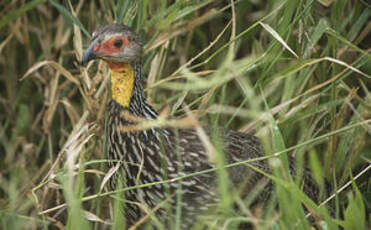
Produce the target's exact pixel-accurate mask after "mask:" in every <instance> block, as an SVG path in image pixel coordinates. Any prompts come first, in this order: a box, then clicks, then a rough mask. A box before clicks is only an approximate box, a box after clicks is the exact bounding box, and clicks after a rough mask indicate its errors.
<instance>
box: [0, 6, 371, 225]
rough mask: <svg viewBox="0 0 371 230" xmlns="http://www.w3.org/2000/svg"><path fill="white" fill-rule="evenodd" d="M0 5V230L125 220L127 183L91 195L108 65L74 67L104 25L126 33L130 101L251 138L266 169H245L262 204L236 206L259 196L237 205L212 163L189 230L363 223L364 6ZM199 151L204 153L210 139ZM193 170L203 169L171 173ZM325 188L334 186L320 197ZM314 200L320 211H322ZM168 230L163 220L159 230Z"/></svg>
mask: <svg viewBox="0 0 371 230" xmlns="http://www.w3.org/2000/svg"><path fill="white" fill-rule="evenodd" d="M0 5H2V6H1V7H0V9H1V10H0V15H1V17H0V38H1V39H0V87H1V91H0V108H1V113H0V204H1V208H0V228H1V229H77V228H78V229H110V228H114V229H121V228H122V226H123V225H125V220H124V219H123V215H122V212H123V211H124V210H125V207H123V206H122V205H121V204H123V203H124V200H123V196H122V193H123V192H125V191H127V190H129V189H133V188H127V187H123V188H122V189H119V190H118V191H108V190H107V188H106V186H104V185H105V184H106V182H107V178H108V176H107V173H108V174H109V173H110V172H111V171H110V172H109V168H108V167H107V156H106V155H105V138H104V123H105V119H104V118H105V113H104V109H105V104H106V102H107V101H108V99H109V90H108V84H107V76H108V72H107V69H106V67H105V65H104V64H103V63H94V64H89V65H88V66H87V67H82V66H80V64H79V61H80V59H81V56H82V52H83V50H84V49H85V48H86V46H87V44H88V43H89V38H90V35H89V32H92V31H93V30H94V29H95V28H96V27H97V26H99V25H104V24H107V23H112V22H118V23H125V24H128V25H130V26H131V27H133V28H135V29H136V30H137V32H138V33H139V34H140V36H141V38H142V41H143V44H144V57H143V64H144V72H145V73H146V76H147V77H146V79H145V81H146V89H145V91H146V95H147V97H148V99H149V101H150V103H151V104H152V105H153V106H154V108H156V109H157V110H159V111H164V112H163V113H162V114H163V115H164V117H166V118H167V119H169V120H171V122H168V123H166V121H165V123H166V124H172V125H174V124H175V125H176V124H178V125H180V124H183V123H184V121H186V120H182V119H181V118H174V117H182V116H184V115H185V114H189V113H190V111H191V112H193V113H194V114H195V116H196V118H197V119H198V120H199V121H200V122H201V123H202V124H204V125H206V126H221V127H226V128H230V129H234V130H239V131H242V132H248V133H253V134H255V135H257V136H258V137H259V138H260V139H261V140H262V143H263V145H264V149H265V152H266V153H267V156H266V157H264V159H256V160H269V161H270V163H271V166H272V169H273V174H271V175H270V174H266V173H264V172H261V173H264V174H265V175H266V176H267V177H269V178H270V179H272V180H273V181H274V183H275V184H276V192H275V193H274V195H273V197H272V198H271V200H270V201H269V202H268V205H267V206H266V207H265V208H264V209H263V208H262V207H261V206H258V207H255V208H250V206H249V204H250V202H251V200H252V199H253V197H254V196H256V194H257V193H259V192H260V191H259V190H256V191H254V192H253V193H252V194H250V195H249V196H248V197H247V199H246V200H241V198H240V197H239V196H238V194H239V193H238V191H236V190H234V189H230V188H229V187H228V186H229V185H228V183H227V180H228V179H227V177H226V175H225V174H224V173H223V170H217V171H218V173H217V176H218V182H219V186H218V188H219V190H220V193H221V204H220V205H219V207H220V208H218V209H217V210H216V211H215V213H210V216H211V218H209V219H208V218H206V217H205V218H204V219H206V220H204V219H202V220H200V221H199V223H196V225H197V226H198V227H199V228H201V226H203V225H207V226H208V228H209V229H237V227H238V225H239V224H240V223H246V222H248V223H250V224H252V225H253V226H255V227H256V228H257V229H272V228H274V229H298V228H300V229H310V228H311V225H317V226H319V227H320V228H322V229H341V228H345V229H369V228H371V220H370V219H371V216H370V210H371V203H370V202H371V199H370V197H371V184H370V183H371V181H370V167H371V164H370V162H371V146H370V131H371V127H370V121H371V120H370V117H371V116H370V115H371V113H370V111H371V110H370V108H371V96H370V92H369V90H370V78H371V76H370V75H371V55H370V43H369V40H370V36H371V35H370V28H371V27H370V26H371V24H370V15H371V9H370V7H371V6H370V4H369V3H367V1H346V0H337V1H331V0H327V1H323V0H322V1H315V0H310V1H303V0H286V1H281V0H280V1H268V0H267V1H244V0H240V1H233V0H231V1H210V0H200V1H185V0H180V1H176V2H174V1H165V0H161V1H148V0H143V1H123V0H122V1H103V0H97V1H69V0H67V1H57V0H49V1H46V0H45V1H40V0H31V1H21V0H15V1H3V2H1V3H0ZM185 105H186V106H185ZM188 108H189V110H190V111H188ZM174 119H175V121H174ZM182 122H183V123H182ZM157 125H161V123H158V124H157ZM210 140H211V141H214V138H213V137H210ZM214 147H215V148H216V149H217V150H220V148H219V147H218V144H217V142H215V146H214ZM218 152H221V151H218ZM288 155H293V156H295V159H296V161H297V166H298V167H297V168H298V170H297V174H298V175H299V176H297V177H295V178H288V177H287V173H285V171H286V172H287V156H288ZM246 163H249V162H238V163H237V164H246ZM250 163H251V162H250ZM218 164H219V165H220V166H221V168H223V167H234V166H235V165H225V163H224V161H223V155H221V158H220V161H218ZM305 167H308V168H310V170H311V171H312V174H313V177H314V179H315V180H316V182H317V183H318V186H319V187H320V188H321V194H322V195H321V197H319V201H318V202H317V203H315V202H313V201H311V200H310V199H309V198H308V197H307V196H306V195H305V194H304V193H303V192H302V191H301V190H300V186H299V184H300V179H301V177H300V175H301V174H302V173H303V172H302V170H303V169H304V168H305ZM282 169H284V170H282ZM254 170H258V169H254ZM200 173H205V172H195V174H193V175H187V176H194V175H197V174H200ZM187 176H186V177H187ZM179 179H182V178H179ZM325 181H328V182H329V183H330V184H331V185H332V187H333V188H334V191H338V193H336V192H334V194H333V196H331V197H330V198H329V200H330V201H327V200H326V199H327V198H328V197H327V196H326V192H325V191H324V190H325V186H324V183H325ZM167 182H168V181H162V182H161V181H160V182H154V183H153V184H156V183H167ZM153 184H150V185H142V186H151V185H153ZM174 199H178V201H180V202H181V197H175V198H174ZM323 201H324V202H323ZM180 202H179V203H180ZM321 202H322V203H321ZM277 203H278V204H279V206H280V209H279V210H276V209H275V206H276V204H277ZM302 203H304V205H305V206H306V208H307V210H309V211H310V214H311V215H312V216H313V219H314V222H310V221H308V216H307V214H306V213H305V212H304V210H303V207H302V205H301V204H302ZM325 203H332V204H333V207H334V210H333V211H334V215H330V212H329V210H328V208H327V207H326V204H325ZM233 204H236V205H237V206H238V208H237V210H236V209H235V208H233ZM143 208H144V209H146V210H147V211H148V213H149V214H148V216H146V217H145V219H144V220H147V219H148V220H149V221H150V222H151V223H152V224H154V225H155V226H158V227H159V228H160V229H161V228H164V227H163V226H164V224H163V223H161V222H160V221H159V220H157V219H156V218H155V216H154V215H153V212H155V210H149V209H148V208H147V207H145V206H144V204H143ZM144 220H143V221H144ZM148 220H147V222H148ZM180 223H181V215H180V214H178V215H177V218H176V220H174V225H173V226H174V228H177V227H179V226H180ZM139 224H140V223H138V225H139ZM197 226H196V229H197Z"/></svg>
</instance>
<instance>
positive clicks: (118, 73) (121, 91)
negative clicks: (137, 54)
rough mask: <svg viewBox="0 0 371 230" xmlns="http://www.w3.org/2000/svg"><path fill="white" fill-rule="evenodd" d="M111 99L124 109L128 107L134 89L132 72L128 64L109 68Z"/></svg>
mask: <svg viewBox="0 0 371 230" xmlns="http://www.w3.org/2000/svg"><path fill="white" fill-rule="evenodd" d="M110 70H111V87H112V99H113V100H115V101H116V102H117V103H119V104H120V105H122V106H124V107H129V104H130V99H131V95H132V93H133V88H134V70H133V68H132V67H131V65H130V63H123V65H122V66H119V67H115V68H110Z"/></svg>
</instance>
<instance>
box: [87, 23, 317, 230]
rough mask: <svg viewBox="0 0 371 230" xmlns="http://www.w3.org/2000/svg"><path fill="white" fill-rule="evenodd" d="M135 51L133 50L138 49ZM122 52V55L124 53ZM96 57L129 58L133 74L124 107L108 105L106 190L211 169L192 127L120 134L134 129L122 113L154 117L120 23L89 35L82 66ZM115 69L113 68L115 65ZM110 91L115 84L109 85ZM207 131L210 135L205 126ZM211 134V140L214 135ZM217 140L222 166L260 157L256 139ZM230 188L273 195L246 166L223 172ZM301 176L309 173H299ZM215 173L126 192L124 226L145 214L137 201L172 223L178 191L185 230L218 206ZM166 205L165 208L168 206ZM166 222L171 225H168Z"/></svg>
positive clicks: (263, 165) (312, 191) (309, 186)
mask: <svg viewBox="0 0 371 230" xmlns="http://www.w3.org/2000/svg"><path fill="white" fill-rule="evenodd" d="M115 34H120V36H121V35H123V36H126V37H128V38H130V39H129V42H130V47H128V48H127V50H125V49H126V48H125V49H123V51H120V53H113V54H112V55H107V54H103V55H102V54H101V53H98V52H95V51H93V50H94V46H95V44H98V43H99V42H104V41H110V39H112V37H110V35H115ZM138 47H139V48H138ZM125 52H126V53H125ZM97 55H101V56H100V57H99V58H102V59H103V60H105V61H107V62H108V63H109V62H117V61H123V62H126V61H127V60H128V58H129V60H131V61H130V65H131V67H132V68H133V70H134V86H133V90H132V95H131V98H130V103H129V106H123V105H121V104H119V103H118V102H117V101H115V100H111V101H110V102H109V104H108V114H107V116H108V122H107V138H108V156H109V159H111V160H112V161H111V163H110V166H111V167H115V166H117V164H119V165H118V166H119V167H118V170H117V171H116V172H115V173H114V174H113V176H112V177H111V180H110V185H111V188H112V189H115V188H116V187H117V179H122V177H121V176H123V178H124V179H123V181H124V183H123V186H124V187H130V186H135V185H140V184H147V183H152V182H159V181H163V180H171V179H174V178H178V177H181V176H184V175H187V174H190V173H195V172H199V171H202V170H207V169H212V168H215V167H216V166H215V164H214V163H213V161H211V160H210V159H209V156H208V153H207V151H206V150H205V148H204V145H203V143H202V141H201V140H200V138H199V136H198V134H197V132H196V131H195V130H193V129H171V128H151V129H147V130H142V131H138V130H137V131H133V130H131V131H128V130H127V131H125V130H124V129H123V128H122V127H130V126H131V127H133V126H134V127H135V126H136V122H135V121H134V120H132V119H127V117H126V116H125V115H124V112H125V113H129V114H130V115H131V116H135V117H140V118H144V119H148V120H153V119H156V117H157V113H156V111H154V110H153V109H152V107H151V106H150V105H149V104H148V103H147V102H146V100H145V97H144V95H143V88H142V83H141V82H142V63H141V60H140V55H141V44H140V42H139V39H138V37H137V35H136V34H135V33H134V31H133V30H131V29H130V28H129V27H127V26H124V25H117V24H114V25H108V26H105V27H102V28H100V29H98V30H96V32H94V34H93V42H92V45H91V46H90V47H89V48H88V50H87V52H86V54H85V55H84V57H83V62H87V61H89V60H91V59H94V58H97ZM115 65H117V64H115ZM112 87H115V86H112ZM206 131H207V133H208V134H209V136H210V134H211V131H210V130H208V129H207V128H206ZM214 134H215V133H212V135H211V136H214ZM218 136H219V138H220V140H221V142H222V147H223V150H224V154H225V160H226V163H234V162H239V161H242V160H248V159H254V158H257V157H262V156H264V155H265V154H264V152H263V151H262V149H261V146H260V142H259V140H258V139H257V138H256V137H254V136H252V135H248V134H245V133H241V132H236V131H231V130H225V129H219V131H218ZM251 164H252V165H253V166H254V167H256V168H258V169H260V170H263V171H265V172H269V167H268V165H267V162H265V161H255V162H252V163H251ZM290 170H291V173H292V174H294V173H293V172H294V164H293V163H292V161H290ZM227 171H228V174H229V179H230V182H231V184H232V185H235V186H238V185H240V184H243V189H242V193H241V196H244V195H246V194H248V193H249V192H250V191H251V190H252V189H254V186H255V185H256V184H258V182H259V181H260V180H262V179H263V180H265V181H266V183H265V187H264V189H262V191H261V192H260V194H259V195H258V197H257V199H258V200H265V199H267V197H269V195H270V193H271V192H272V191H273V186H272V185H273V183H272V182H271V181H268V180H267V178H264V177H263V176H262V175H261V174H259V173H257V172H256V171H254V170H252V169H251V168H249V167H248V166H246V165H240V166H236V167H231V168H228V170H227ZM305 175H306V176H305V177H307V175H309V173H305ZM216 178H217V177H216V174H215V173H204V174H200V175H197V176H195V177H189V178H186V179H184V180H177V181H172V182H171V183H163V184H156V185H153V186H150V187H146V188H140V189H132V190H129V191H127V192H126V193H125V198H126V200H127V201H128V202H126V208H125V212H126V217H127V223H128V225H129V226H130V225H132V224H134V223H136V222H137V221H138V220H140V219H141V218H142V217H143V216H144V215H145V212H144V211H143V209H142V208H141V207H139V205H138V204H139V203H140V204H142V205H145V206H147V207H148V208H150V209H154V208H155V209H156V211H155V215H156V216H157V217H158V218H159V220H160V221H162V222H164V223H165V225H167V224H168V223H169V222H168V220H169V219H173V220H174V218H175V217H174V215H175V213H176V211H175V208H176V206H177V205H176V202H177V199H175V193H176V192H177V191H181V197H182V199H181V204H182V206H181V207H182V208H181V218H182V221H181V224H182V226H181V227H182V229H189V228H190V227H191V226H192V224H194V223H195V222H196V221H197V218H199V217H200V216H202V214H203V213H204V211H206V210H208V209H211V208H212V207H214V206H215V205H217V204H218V202H219V194H218V188H217V179H216ZM304 190H305V191H306V193H307V194H308V195H309V196H310V197H311V198H316V196H317V193H318V190H317V188H316V186H315V184H314V182H313V181H312V180H311V179H309V180H308V182H306V183H305V184H304ZM164 201H166V203H167V204H165V205H163V206H161V207H160V208H158V205H160V204H162V203H163V202H164ZM169 204H170V205H169ZM170 222H171V221H170Z"/></svg>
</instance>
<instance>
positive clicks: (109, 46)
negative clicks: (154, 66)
mask: <svg viewBox="0 0 371 230" xmlns="http://www.w3.org/2000/svg"><path fill="white" fill-rule="evenodd" d="M141 55H142V45H141V43H140V42H139V38H138V36H137V35H136V33H135V32H134V31H133V30H132V29H131V28H130V27H128V26H125V25H120V24H111V25H107V26H104V27H100V28H98V29H97V30H95V31H94V33H93V38H92V42H91V44H90V45H89V47H88V49H87V50H86V51H85V53H84V55H83V57H82V60H81V62H82V64H85V63H87V62H89V61H90V60H93V59H102V60H103V61H105V62H106V63H107V64H108V67H109V68H110V72H111V89H112V99H113V100H114V101H116V102H117V103H119V104H121V105H122V106H124V107H128V106H129V105H130V102H131V98H132V95H133V92H134V91H133V89H134V85H135V84H134V82H135V79H136V77H140V73H137V74H135V71H134V69H135V68H134V63H138V62H137V61H139V60H140V57H141ZM139 64H140V63H139ZM138 84H139V83H138Z"/></svg>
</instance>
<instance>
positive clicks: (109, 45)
mask: <svg viewBox="0 0 371 230" xmlns="http://www.w3.org/2000/svg"><path fill="white" fill-rule="evenodd" d="M116 40H122V45H121V47H116V46H115V45H114V43H115V41H116ZM128 45H129V40H128V39H127V38H126V37H125V36H116V37H113V38H111V39H109V40H108V41H106V42H105V43H103V44H99V43H98V44H96V45H95V46H94V48H93V50H94V51H95V52H99V53H102V56H103V57H104V56H109V55H113V54H115V53H118V52H121V50H123V49H124V48H125V47H126V46H128ZM103 59H104V58H103ZM106 62H107V64H108V67H109V68H110V69H116V68H119V67H122V65H123V63H118V62H110V61H106Z"/></svg>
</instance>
